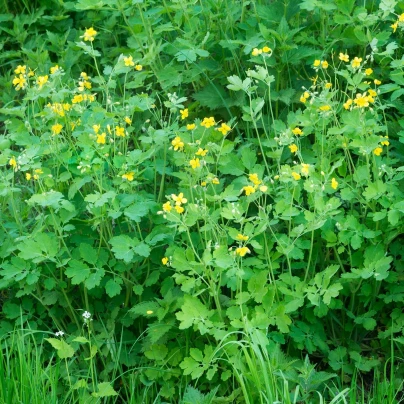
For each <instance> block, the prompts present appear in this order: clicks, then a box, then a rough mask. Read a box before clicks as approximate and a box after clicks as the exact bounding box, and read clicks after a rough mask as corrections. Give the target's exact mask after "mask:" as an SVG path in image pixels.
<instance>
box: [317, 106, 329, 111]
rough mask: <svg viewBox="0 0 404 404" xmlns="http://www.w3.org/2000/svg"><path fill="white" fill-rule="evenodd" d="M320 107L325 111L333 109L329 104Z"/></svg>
mask: <svg viewBox="0 0 404 404" xmlns="http://www.w3.org/2000/svg"><path fill="white" fill-rule="evenodd" d="M319 109H320V111H323V112H325V111H329V110H330V109H331V107H330V106H329V105H323V106H321V107H320V108H319Z"/></svg>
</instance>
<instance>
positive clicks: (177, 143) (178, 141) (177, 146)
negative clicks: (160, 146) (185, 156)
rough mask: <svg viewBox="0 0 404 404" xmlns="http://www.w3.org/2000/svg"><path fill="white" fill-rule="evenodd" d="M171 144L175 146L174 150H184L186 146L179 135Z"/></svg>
mask: <svg viewBox="0 0 404 404" xmlns="http://www.w3.org/2000/svg"><path fill="white" fill-rule="evenodd" d="M171 144H172V145H173V146H174V150H175V151H177V150H182V149H183V147H184V142H183V141H182V140H181V138H180V137H179V136H176V137H175V138H174V139H173V140H172V142H171Z"/></svg>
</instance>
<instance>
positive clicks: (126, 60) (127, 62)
mask: <svg viewBox="0 0 404 404" xmlns="http://www.w3.org/2000/svg"><path fill="white" fill-rule="evenodd" d="M123 62H124V63H125V66H128V67H130V66H134V65H135V62H134V61H133V57H132V56H128V57H124V58H123Z"/></svg>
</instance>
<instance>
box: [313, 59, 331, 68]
mask: <svg viewBox="0 0 404 404" xmlns="http://www.w3.org/2000/svg"><path fill="white" fill-rule="evenodd" d="M320 65H321V67H322V68H323V69H327V68H328V66H329V64H328V62H327V61H326V60H319V59H316V60H315V61H314V63H313V66H314V67H320Z"/></svg>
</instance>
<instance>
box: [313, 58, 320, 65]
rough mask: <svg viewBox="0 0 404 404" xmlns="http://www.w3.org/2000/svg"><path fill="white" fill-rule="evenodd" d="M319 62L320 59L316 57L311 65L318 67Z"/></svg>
mask: <svg viewBox="0 0 404 404" xmlns="http://www.w3.org/2000/svg"><path fill="white" fill-rule="evenodd" d="M320 64H321V60H318V59H316V60H315V61H314V63H313V66H314V67H318V66H320Z"/></svg>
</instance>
